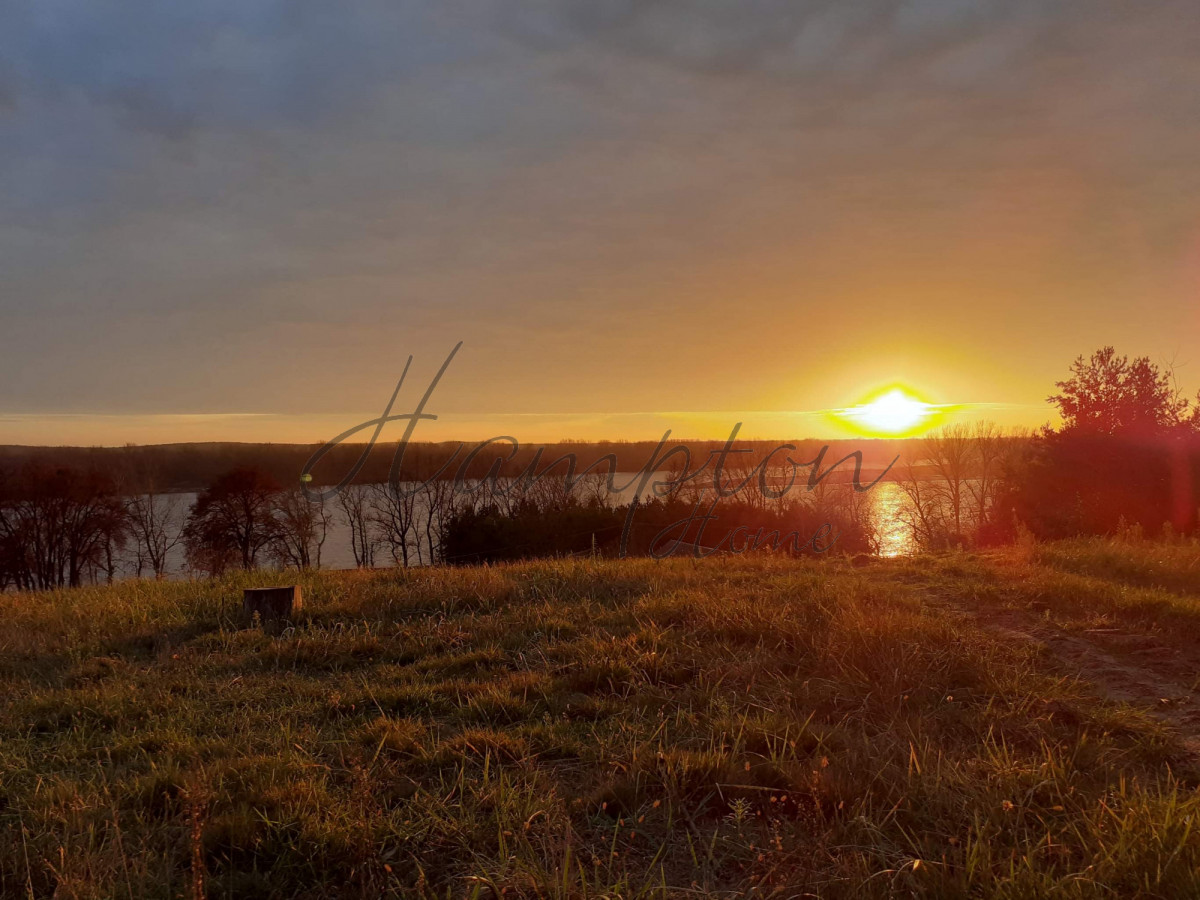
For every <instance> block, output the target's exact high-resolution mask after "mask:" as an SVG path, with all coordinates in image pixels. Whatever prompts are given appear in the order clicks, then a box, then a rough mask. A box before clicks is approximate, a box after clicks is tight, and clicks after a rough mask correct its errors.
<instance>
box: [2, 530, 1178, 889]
mask: <svg viewBox="0 0 1200 900" xmlns="http://www.w3.org/2000/svg"><path fill="white" fill-rule="evenodd" d="M275 577H276V578H277V577H278V576H275ZM270 580H272V577H271V576H270V575H269V574H264V575H256V576H252V577H249V578H237V579H231V580H226V581H223V582H215V583H195V584H150V583H130V584H123V585H119V586H117V587H114V588H97V589H82V590H76V591H71V592H65V593H60V594H55V595H3V596H0V622H2V623H3V630H2V631H0V690H2V692H3V694H2V696H3V702H2V704H0V778H2V779H3V780H2V781H0V896H4V897H8V896H12V897H21V896H29V895H30V894H31V893H32V895H34V896H49V895H50V894H51V893H52V892H53V891H54V890H55V889H57V890H58V892H59V893H58V894H57V896H60V897H73V896H79V897H87V896H96V897H102V896H103V897H108V896H130V897H158V896H162V897H176V896H185V897H187V896H196V895H198V894H200V893H207V895H208V896H212V897H225V896H233V897H242V896H260V895H262V896H279V897H293V896H314V897H317V896H360V895H369V896H379V895H380V894H381V893H383V894H390V893H396V894H400V893H414V892H423V893H428V894H431V895H443V896H444V895H452V896H462V895H464V894H471V893H473V892H476V893H478V894H480V895H489V894H491V893H492V892H495V893H500V892H502V891H504V892H506V893H507V895H509V896H512V895H522V894H525V895H560V896H584V895H597V894H601V893H607V894H610V895H614V894H618V895H622V896H637V895H654V894H656V893H677V892H680V891H683V890H690V891H691V892H692V893H693V894H704V893H712V894H723V895H728V894H749V893H751V892H754V893H755V894H756V895H770V894H772V892H778V893H779V894H780V895H787V896H791V895H795V894H796V893H798V892H802V891H805V890H807V891H812V892H817V893H820V894H821V895H822V896H873V895H874V896H888V895H893V894H896V893H900V894H909V893H911V894H916V895H923V894H928V895H933V896H956V895H971V896H1029V895H1034V894H1039V893H1055V894H1057V895H1061V896H1072V897H1074V896H1079V897H1090V896H1096V897H1100V896H1106V897H1107V896H1123V897H1132V896H1194V895H1196V894H1197V892H1198V891H1200V874H1198V872H1200V832H1198V831H1197V830H1196V829H1195V828H1194V827H1193V822H1194V821H1195V817H1196V815H1197V813H1200V799H1197V794H1196V791H1195V788H1196V786H1197V784H1200V767H1198V766H1197V764H1196V763H1195V760H1194V757H1193V755H1192V753H1191V752H1190V751H1189V749H1188V747H1186V746H1185V745H1184V743H1183V742H1182V741H1181V739H1180V738H1179V736H1178V735H1177V734H1176V733H1175V730H1174V729H1173V728H1172V727H1171V726H1170V725H1169V724H1164V723H1163V721H1162V719H1161V718H1158V717H1155V716H1152V715H1151V714H1149V713H1147V712H1145V711H1143V710H1141V709H1139V708H1137V705H1136V704H1135V705H1129V704H1120V703H1113V702H1106V701H1101V700H1099V699H1097V694H1096V691H1097V690H1098V688H1096V687H1094V686H1093V685H1090V684H1088V683H1086V682H1083V681H1079V680H1077V679H1073V678H1068V677H1064V675H1063V672H1064V667H1063V661H1062V659H1061V658H1059V655H1058V654H1056V653H1055V652H1053V650H1052V648H1048V647H1047V646H1046V645H1044V644H1040V643H1038V642H1037V641H1026V640H1021V639H1012V638H1011V637H1010V636H1009V633H1010V632H1009V631H1008V630H1006V629H1010V628H1011V626H1012V625H1013V623H1014V622H1025V623H1028V624H1029V625H1030V627H1031V628H1035V629H1042V632H1043V633H1044V632H1045V631H1046V630H1047V629H1054V630H1055V631H1056V632H1059V631H1061V632H1062V633H1064V634H1069V635H1085V636H1086V635H1088V634H1090V633H1092V632H1099V633H1102V634H1104V635H1112V634H1117V633H1124V632H1136V634H1137V635H1139V636H1141V637H1142V638H1144V639H1146V640H1150V641H1153V642H1156V643H1155V644H1154V645H1155V646H1158V647H1159V648H1160V649H1161V650H1163V651H1164V652H1169V653H1172V654H1174V656H1172V659H1173V660H1174V661H1175V663H1178V662H1179V660H1180V659H1181V658H1183V659H1190V658H1189V657H1186V654H1187V653H1189V652H1191V651H1190V647H1191V646H1192V645H1193V644H1195V643H1198V642H1196V640H1195V639H1196V637H1197V636H1198V635H1200V547H1198V546H1197V545H1195V544H1190V545H1175V546H1161V545H1148V544H1147V545H1140V546H1128V545H1119V544H1108V543H1075V544H1063V545H1055V546H1052V547H1047V548H1037V549H1034V548H1026V549H1024V550H1021V549H1013V550H1007V551H1004V552H1002V553H997V554H992V555H951V556H943V557H936V558H926V559H917V560H912V561H891V562H878V563H873V564H870V565H866V566H858V567H855V566H852V565H850V564H849V563H847V562H837V561H823V562H820V563H795V562H785V561H780V560H759V561H752V560H726V559H712V560H708V561H705V562H703V563H700V564H694V563H692V562H691V561H687V560H671V561H667V562H663V563H652V562H649V561H624V562H606V561H572V562H563V563H558V562H547V563H536V564H528V565H517V566H511V567H502V568H492V569H464V570H448V571H447V570H417V571H386V572H376V573H324V574H320V575H310V576H302V578H301V580H302V583H303V585H304V590H305V597H306V603H307V609H306V613H305V615H304V618H303V621H302V622H300V623H299V625H298V627H296V628H295V629H292V630H289V631H286V632H284V633H282V634H278V635H272V634H266V633H264V632H262V631H261V630H239V629H238V628H237V625H236V621H235V620H234V618H233V614H234V612H235V610H236V608H237V604H238V602H239V596H240V588H241V587H242V586H243V585H244V584H250V583H252V582H253V583H263V582H264V581H266V582H269V581H270ZM997 623H1000V625H997ZM1000 626H1003V627H1000ZM1109 649H1111V647H1110V648H1109ZM1180 654H1184V656H1183V657H1181V656H1180Z"/></svg>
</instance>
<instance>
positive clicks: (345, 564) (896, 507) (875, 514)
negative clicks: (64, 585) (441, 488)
mask: <svg viewBox="0 0 1200 900" xmlns="http://www.w3.org/2000/svg"><path fill="white" fill-rule="evenodd" d="M632 477H633V476H632V475H630V474H627V473H622V474H620V475H618V479H617V480H618V483H623V482H628V481H629V480H630V479H631V478H632ZM632 495H633V488H632V487H631V488H629V489H628V490H625V491H622V492H620V493H617V494H615V495H614V499H615V502H618V503H623V502H628V500H629V499H630V498H631V497H632ZM863 496H864V497H865V498H866V500H867V502H868V504H869V507H868V511H867V514H868V515H869V516H870V518H871V521H872V523H873V526H874V528H875V532H876V539H877V542H878V554H879V555H880V556H884V557H896V556H907V555H910V554H912V553H913V552H914V549H915V540H914V537H913V533H912V530H911V528H910V526H909V525H908V524H907V523H906V522H905V520H904V518H903V515H902V513H903V511H904V509H905V508H906V504H907V502H908V501H907V496H906V495H905V493H904V490H903V489H902V488H901V487H900V485H898V484H896V483H895V482H890V481H882V482H880V483H878V484H877V485H875V487H873V488H872V489H871V490H870V491H868V492H867V493H866V494H864V495H863ZM195 500H196V494H195V493H179V494H172V495H170V497H169V498H160V502H164V503H170V504H171V506H172V507H173V510H172V511H173V516H172V523H171V524H172V531H173V532H174V531H177V530H178V529H181V528H182V527H183V523H184V521H185V520H186V518H187V515H188V511H189V510H190V508H191V506H192V504H193V503H194V502H195ZM327 508H328V509H329V511H330V514H331V521H330V525H329V530H328V533H327V535H326V538H325V542H324V544H323V545H322V547H321V568H324V569H353V568H354V567H355V563H354V553H353V550H352V548H351V546H350V526H349V524H348V523H347V522H346V520H345V517H344V515H343V513H342V510H341V508H340V507H339V505H338V503H337V501H336V500H333V501H329V503H328V504H327ZM124 557H125V558H123V560H122V566H121V573H122V575H124V576H127V577H128V576H132V575H134V574H135V569H136V566H135V564H134V562H133V560H132V558H131V553H130V551H128V550H127V551H126V553H125V554H124ZM167 560H168V561H167V574H168V577H171V578H182V577H186V576H187V575H188V569H187V560H186V557H185V554H184V548H183V545H182V544H177V545H176V546H175V547H174V548H172V550H171V552H170V553H169V554H168V557H167ZM390 561H391V557H390V555H389V554H388V553H387V551H386V550H385V549H383V548H381V549H380V550H379V552H378V553H377V556H376V563H377V564H378V565H387V564H389V563H390Z"/></svg>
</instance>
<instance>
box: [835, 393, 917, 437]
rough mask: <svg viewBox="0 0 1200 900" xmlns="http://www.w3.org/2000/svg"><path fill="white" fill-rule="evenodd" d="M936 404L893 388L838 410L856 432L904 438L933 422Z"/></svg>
mask: <svg viewBox="0 0 1200 900" xmlns="http://www.w3.org/2000/svg"><path fill="white" fill-rule="evenodd" d="M938 412H939V409H938V407H936V406H934V405H933V404H932V403H926V402H925V401H924V400H921V399H920V398H918V397H915V396H913V395H912V394H911V393H909V392H908V391H906V390H905V389H904V388H900V387H894V388H890V389H888V390H886V391H884V392H883V393H881V394H878V395H877V396H875V397H873V398H871V399H870V400H868V401H866V402H864V403H860V404H858V405H857V406H851V407H849V408H848V409H843V410H839V418H841V419H842V420H843V421H844V422H846V423H847V424H849V425H851V427H853V428H854V429H855V430H856V431H860V432H862V433H863V434H869V435H873V436H878V437H907V436H909V435H912V434H916V433H917V432H920V431H923V430H924V429H925V428H927V427H929V426H931V425H932V424H933V420H934V419H935V418H936V417H937V413H938Z"/></svg>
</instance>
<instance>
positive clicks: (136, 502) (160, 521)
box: [124, 447, 183, 579]
mask: <svg viewBox="0 0 1200 900" xmlns="http://www.w3.org/2000/svg"><path fill="white" fill-rule="evenodd" d="M128 449H129V453H130V458H129V460H128V463H127V465H126V470H125V479H124V489H125V493H126V496H125V515H126V519H127V521H128V525H129V533H130V536H131V537H132V538H133V542H134V561H133V562H134V573H135V574H136V575H137V576H138V577H139V578H140V577H141V576H142V574H143V572H144V571H145V570H146V569H149V570H150V571H151V572H153V573H154V577H155V578H158V579H161V578H163V577H164V576H165V575H166V571H167V558H168V556H169V555H170V553H171V551H172V550H173V549H175V547H176V546H177V545H178V544H179V542H180V540H181V539H182V537H183V535H182V526H181V523H180V522H179V512H180V506H181V505H182V501H181V498H180V497H179V495H178V494H172V493H165V492H164V491H163V480H162V475H161V464H160V462H159V461H158V460H156V459H155V458H154V457H152V456H150V455H149V454H146V453H142V452H141V449H142V448H135V447H130V448H128Z"/></svg>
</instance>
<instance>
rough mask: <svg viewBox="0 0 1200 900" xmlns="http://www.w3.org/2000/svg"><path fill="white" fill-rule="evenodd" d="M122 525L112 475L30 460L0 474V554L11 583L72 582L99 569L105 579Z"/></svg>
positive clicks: (79, 581)
mask: <svg viewBox="0 0 1200 900" xmlns="http://www.w3.org/2000/svg"><path fill="white" fill-rule="evenodd" d="M125 529H126V519H125V516H124V510H123V508H122V504H121V502H120V498H119V497H118V496H117V494H116V491H115V488H114V485H113V482H112V479H111V478H109V477H107V476H106V475H104V474H102V473H100V472H97V471H94V470H92V471H86V472H84V471H79V470H76V469H71V468H67V467H55V466H49V465H45V464H42V463H38V462H31V463H28V464H27V465H25V466H23V467H22V469H21V470H20V472H19V473H17V474H16V475H12V474H9V475H8V476H6V477H5V478H3V479H2V480H0V557H2V558H3V563H4V567H5V570H6V571H5V575H4V580H5V581H6V582H8V583H9V584H12V585H15V586H16V587H19V588H24V589H49V588H59V587H75V586H78V585H80V584H82V583H83V581H84V579H85V577H91V578H93V579H94V577H95V575H96V573H97V572H99V571H103V572H105V573H106V574H107V576H108V578H109V579H110V580H111V578H112V577H113V574H114V572H115V567H116V563H115V558H116V551H117V550H118V549H119V547H120V545H121V543H122V541H123V540H124V537H125V534H126V531H125Z"/></svg>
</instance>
